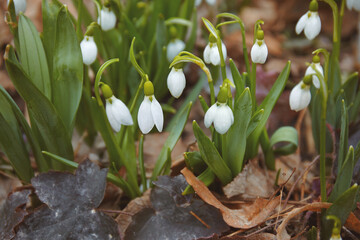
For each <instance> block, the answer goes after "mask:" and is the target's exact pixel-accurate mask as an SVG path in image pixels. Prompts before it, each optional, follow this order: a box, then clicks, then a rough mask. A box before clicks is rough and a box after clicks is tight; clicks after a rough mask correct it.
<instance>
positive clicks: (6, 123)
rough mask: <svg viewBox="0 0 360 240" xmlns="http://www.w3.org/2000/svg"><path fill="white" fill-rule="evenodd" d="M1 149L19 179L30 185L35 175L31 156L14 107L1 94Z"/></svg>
mask: <svg viewBox="0 0 360 240" xmlns="http://www.w3.org/2000/svg"><path fill="white" fill-rule="evenodd" d="M0 87H1V86H0ZM1 88H2V87H1ZM0 147H1V149H2V151H3V152H4V153H5V154H6V156H7V158H8V159H9V161H10V163H11V165H12V166H13V168H14V170H15V172H16V174H17V175H18V176H19V178H20V179H21V180H23V181H25V182H26V183H30V179H31V178H32V177H33V176H34V173H33V170H32V168H31V165H30V158H29V154H28V152H27V150H26V146H25V143H24V140H23V136H22V133H21V129H20V127H19V125H18V122H17V121H16V117H15V114H14V112H13V110H12V106H11V105H10V103H9V102H8V101H7V99H6V98H5V96H3V94H0Z"/></svg>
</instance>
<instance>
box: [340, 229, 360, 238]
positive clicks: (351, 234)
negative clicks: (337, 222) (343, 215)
mask: <svg viewBox="0 0 360 240" xmlns="http://www.w3.org/2000/svg"><path fill="white" fill-rule="evenodd" d="M342 229H343V230H344V231H345V232H346V233H347V234H348V235H349V236H350V237H351V239H353V240H359V238H357V237H356V236H355V235H354V234H353V233H352V232H350V231H349V229H347V228H346V227H344V226H343V227H342Z"/></svg>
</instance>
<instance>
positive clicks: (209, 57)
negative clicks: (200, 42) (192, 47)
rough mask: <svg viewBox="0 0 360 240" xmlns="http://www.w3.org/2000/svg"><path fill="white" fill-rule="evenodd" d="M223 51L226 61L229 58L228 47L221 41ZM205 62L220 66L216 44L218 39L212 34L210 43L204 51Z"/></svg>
mask: <svg viewBox="0 0 360 240" xmlns="http://www.w3.org/2000/svg"><path fill="white" fill-rule="evenodd" d="M221 49H222V53H223V56H224V59H226V56H227V51H226V46H225V44H224V43H223V42H222V41H221ZM204 61H205V62H206V63H207V64H210V63H211V64H212V65H214V66H217V65H220V54H219V50H218V47H217V44H216V38H215V37H214V36H213V35H212V34H210V37H209V43H208V45H206V47H205V50H204Z"/></svg>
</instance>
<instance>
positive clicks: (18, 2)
mask: <svg viewBox="0 0 360 240" xmlns="http://www.w3.org/2000/svg"><path fill="white" fill-rule="evenodd" d="M9 2H10V0H7V5H9ZM13 2H14V6H15V14H16V15H19V13H20V12H25V10H26V0H14V1H13Z"/></svg>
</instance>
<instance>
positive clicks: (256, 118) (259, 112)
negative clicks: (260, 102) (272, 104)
mask: <svg viewBox="0 0 360 240" xmlns="http://www.w3.org/2000/svg"><path fill="white" fill-rule="evenodd" d="M263 114H264V109H259V110H257V111H256V112H255V113H254V114H253V116H252V117H251V120H250V123H249V126H248V128H247V130H246V137H247V138H248V137H249V136H250V134H251V133H252V132H253V131H254V130H255V129H256V127H257V126H258V124H259V123H260V120H261V118H262V115H263Z"/></svg>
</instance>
